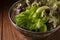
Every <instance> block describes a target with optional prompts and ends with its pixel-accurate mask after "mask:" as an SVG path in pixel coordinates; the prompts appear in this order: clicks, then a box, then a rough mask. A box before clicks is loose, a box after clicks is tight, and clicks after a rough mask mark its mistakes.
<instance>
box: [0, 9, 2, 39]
mask: <svg viewBox="0 0 60 40" xmlns="http://www.w3.org/2000/svg"><path fill="white" fill-rule="evenodd" d="M1 36H2V10H0V40H1Z"/></svg>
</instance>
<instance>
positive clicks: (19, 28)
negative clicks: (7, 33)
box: [8, 1, 60, 33]
mask: <svg viewBox="0 0 60 40" xmlns="http://www.w3.org/2000/svg"><path fill="white" fill-rule="evenodd" d="M19 2H20V1H17V2H15V3H14V4H13V5H12V6H11V7H10V8H9V11H8V17H9V20H10V22H11V23H12V25H13V26H14V27H15V28H17V29H18V30H23V31H26V32H30V33H50V32H51V33H53V32H55V31H56V30H58V29H59V28H60V25H59V26H58V27H56V28H54V29H52V30H50V31H47V32H34V31H29V30H26V29H23V28H21V27H19V26H17V25H16V24H15V23H14V22H13V21H12V19H11V18H10V12H11V9H12V8H13V7H14V6H15V4H17V3H19Z"/></svg>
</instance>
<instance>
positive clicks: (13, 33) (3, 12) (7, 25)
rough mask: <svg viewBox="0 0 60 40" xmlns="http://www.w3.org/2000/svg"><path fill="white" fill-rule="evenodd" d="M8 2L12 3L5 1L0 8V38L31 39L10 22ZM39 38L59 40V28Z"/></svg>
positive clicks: (10, 39) (1, 39)
mask: <svg viewBox="0 0 60 40" xmlns="http://www.w3.org/2000/svg"><path fill="white" fill-rule="evenodd" d="M9 3H10V4H12V3H11V2H7V1H5V3H4V7H3V9H0V40H33V39H31V38H28V37H25V36H24V35H23V34H21V33H20V32H19V31H18V30H17V29H16V28H14V26H13V25H12V24H11V22H10V20H9V18H8V10H9V7H8V6H11V5H8V4H9ZM40 40H60V29H59V30H57V31H56V32H54V33H53V34H51V35H49V36H48V37H46V38H43V39H40Z"/></svg>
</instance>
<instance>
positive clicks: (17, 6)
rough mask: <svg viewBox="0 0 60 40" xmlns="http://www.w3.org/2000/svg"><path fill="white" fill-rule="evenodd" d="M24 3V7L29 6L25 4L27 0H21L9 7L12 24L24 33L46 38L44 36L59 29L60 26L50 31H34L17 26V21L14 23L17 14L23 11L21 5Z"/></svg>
mask: <svg viewBox="0 0 60 40" xmlns="http://www.w3.org/2000/svg"><path fill="white" fill-rule="evenodd" d="M21 4H22V7H23V9H25V7H27V5H26V4H25V1H23V0H19V1H17V2H16V3H14V4H13V5H12V6H11V8H10V9H9V12H8V16H9V19H10V21H11V23H12V25H13V26H14V27H15V28H16V29H17V30H18V31H19V32H21V33H22V34H23V35H25V36H27V37H31V38H37V39H38V38H44V37H47V36H49V35H50V34H52V33H54V32H55V31H56V30H58V29H59V28H60V26H58V27H56V28H55V29H52V30H50V31H47V32H33V31H29V30H25V29H22V28H20V27H19V26H17V25H16V24H15V23H14V17H15V15H17V14H18V13H19V12H21V10H20V9H21V7H20V5H21Z"/></svg>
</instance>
